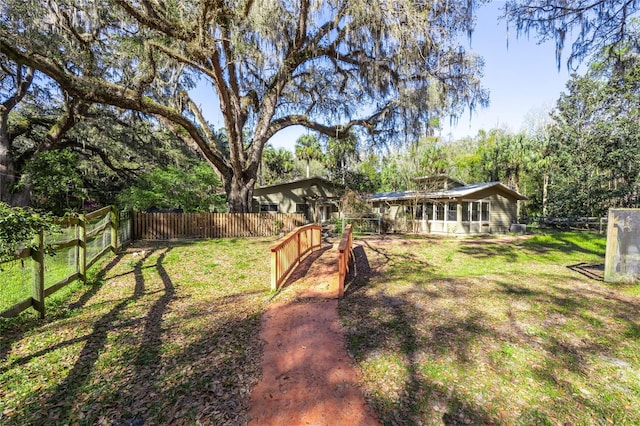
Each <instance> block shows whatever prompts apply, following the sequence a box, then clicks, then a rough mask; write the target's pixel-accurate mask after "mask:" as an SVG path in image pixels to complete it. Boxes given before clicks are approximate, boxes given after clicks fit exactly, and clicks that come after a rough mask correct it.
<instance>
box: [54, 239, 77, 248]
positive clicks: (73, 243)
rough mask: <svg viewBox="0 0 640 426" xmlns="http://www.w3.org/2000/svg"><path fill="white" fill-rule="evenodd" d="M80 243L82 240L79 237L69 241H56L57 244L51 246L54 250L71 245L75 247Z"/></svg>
mask: <svg viewBox="0 0 640 426" xmlns="http://www.w3.org/2000/svg"><path fill="white" fill-rule="evenodd" d="M79 243H80V240H79V239H78V238H74V239H73V240H69V241H64V242H61V243H55V244H51V248H52V249H53V250H63V249H66V248H69V247H75V246H77V245H78V244H79Z"/></svg>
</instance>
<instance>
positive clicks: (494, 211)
mask: <svg viewBox="0 0 640 426" xmlns="http://www.w3.org/2000/svg"><path fill="white" fill-rule="evenodd" d="M487 199H488V200H489V201H490V202H491V211H490V212H489V213H490V214H489V219H490V224H491V232H492V233H497V234H500V233H505V232H509V228H510V227H511V224H512V223H516V220H517V219H518V202H517V201H516V200H513V199H508V198H506V197H503V196H502V195H500V194H494V195H492V196H490V197H487Z"/></svg>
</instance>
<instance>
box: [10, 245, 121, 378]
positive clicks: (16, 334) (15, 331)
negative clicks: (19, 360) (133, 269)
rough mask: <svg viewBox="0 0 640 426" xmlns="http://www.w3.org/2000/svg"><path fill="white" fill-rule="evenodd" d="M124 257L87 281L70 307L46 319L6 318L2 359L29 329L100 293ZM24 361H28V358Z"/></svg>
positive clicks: (76, 307)
mask: <svg viewBox="0 0 640 426" xmlns="http://www.w3.org/2000/svg"><path fill="white" fill-rule="evenodd" d="M122 257H123V254H119V255H117V256H115V257H114V258H113V259H112V260H111V261H110V262H109V263H108V264H107V265H106V266H105V267H104V268H103V269H102V270H100V272H98V274H97V275H96V277H95V278H94V279H92V280H91V282H89V283H87V286H85V288H86V287H88V288H87V289H86V291H85V292H84V293H83V294H82V296H80V298H79V299H78V300H77V301H76V302H73V303H71V304H69V305H68V309H63V310H59V309H57V310H52V311H49V312H47V317H46V318H45V319H44V320H42V319H39V318H35V317H31V316H26V315H22V316H18V317H16V318H9V319H6V320H4V321H5V323H6V324H5V325H3V329H2V330H0V331H1V334H0V361H2V360H4V359H5V358H6V356H7V355H8V353H9V351H10V350H11V346H12V344H13V343H14V342H17V341H19V340H20V339H22V338H23V337H24V336H25V334H26V333H28V332H29V331H31V330H33V329H35V328H38V327H41V326H42V325H43V324H44V323H51V322H54V321H56V320H58V319H60V318H62V317H65V316H67V315H68V311H69V310H74V309H79V308H81V307H83V306H84V305H85V304H86V303H87V302H88V301H89V300H90V299H91V298H92V297H94V296H95V295H96V294H97V293H98V291H99V290H100V288H102V285H103V284H104V277H105V276H106V275H107V274H108V273H109V271H110V270H111V269H113V268H114V267H115V266H116V265H117V264H118V263H120V261H121V260H122ZM45 303H46V300H45ZM34 356H35V355H34ZM24 362H28V359H27V360H25V361H24ZM6 369H7V366H3V367H2V368H1V369H0V371H5V370H6Z"/></svg>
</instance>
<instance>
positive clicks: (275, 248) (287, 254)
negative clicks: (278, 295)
mask: <svg viewBox="0 0 640 426" xmlns="http://www.w3.org/2000/svg"><path fill="white" fill-rule="evenodd" d="M321 244H322V228H321V227H320V225H315V224H311V225H305V226H300V227H298V228H296V229H294V230H293V231H291V232H289V233H288V234H287V235H285V236H284V237H282V238H281V239H280V240H278V242H276V243H275V244H273V245H272V246H271V247H270V250H271V290H277V289H278V287H280V285H281V284H282V282H283V281H284V280H285V278H287V276H288V275H289V273H290V272H291V271H292V270H293V268H294V267H295V266H296V265H298V264H299V263H300V260H302V258H303V257H304V255H305V254H307V253H308V252H310V251H311V250H313V249H314V248H316V247H320V245H321Z"/></svg>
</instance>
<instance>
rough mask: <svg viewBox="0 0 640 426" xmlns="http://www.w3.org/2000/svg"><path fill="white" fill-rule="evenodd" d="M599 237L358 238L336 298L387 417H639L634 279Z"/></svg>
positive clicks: (504, 420) (368, 384)
mask: <svg viewBox="0 0 640 426" xmlns="http://www.w3.org/2000/svg"><path fill="white" fill-rule="evenodd" d="M604 250H605V239H604V237H602V236H599V235H597V234H588V233H584V234H575V233H554V234H552V235H537V236H533V237H531V236H528V237H509V238H489V239H481V238H477V239H464V240H456V239H438V238H428V239H420V240H409V239H395V240H393V239H386V240H380V239H362V240H359V241H357V247H356V250H355V252H356V254H357V257H358V266H357V269H358V270H359V276H358V277H357V278H356V279H355V280H354V282H353V283H352V284H351V286H350V288H349V291H348V292H347V296H346V298H345V299H344V300H343V301H342V302H341V304H340V312H341V317H342V321H343V324H344V326H345V329H346V331H347V334H348V347H349V350H350V352H351V353H352V354H353V355H354V357H355V359H356V362H357V364H358V366H359V367H360V369H361V370H362V372H363V374H364V378H363V387H364V389H365V391H366V393H367V395H368V398H369V399H370V401H371V403H372V404H373V406H374V407H375V408H376V410H377V412H378V414H379V415H380V417H381V419H382V420H383V422H384V423H385V424H443V423H444V424H504V425H507V424H522V425H529V424H543V425H546V424H549V425H556V424H628V425H637V424H640V286H638V285H608V284H604V283H603V282H602V281H601V280H600V279H599V278H601V276H602V269H601V268H602V263H603V262H604Z"/></svg>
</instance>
